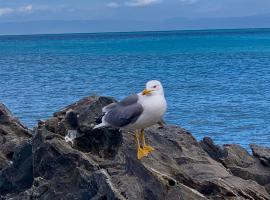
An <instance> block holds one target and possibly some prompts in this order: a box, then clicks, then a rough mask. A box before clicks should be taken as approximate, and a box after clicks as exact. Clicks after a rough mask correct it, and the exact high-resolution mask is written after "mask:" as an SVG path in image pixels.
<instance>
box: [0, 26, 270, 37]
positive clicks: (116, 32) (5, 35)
mask: <svg viewBox="0 0 270 200" xmlns="http://www.w3.org/2000/svg"><path fill="white" fill-rule="evenodd" d="M267 29H269V30H270V27H260V28H254V27H250V28H213V29H211V28H209V29H205V28H202V29H171V30H142V31H139V30H137V31H136V30H134V31H108V32H107V31H104V32H88V33H87V32H74V33H30V34H16V33H15V34H3V35H2V34H1V33H0V37H10V36H11V37H12V36H47V35H48V36H50V35H87V34H93V35H95V34H121V33H124V34H128V33H154V32H164V33H166V32H196V31H237V30H239V31H241V30H267Z"/></svg>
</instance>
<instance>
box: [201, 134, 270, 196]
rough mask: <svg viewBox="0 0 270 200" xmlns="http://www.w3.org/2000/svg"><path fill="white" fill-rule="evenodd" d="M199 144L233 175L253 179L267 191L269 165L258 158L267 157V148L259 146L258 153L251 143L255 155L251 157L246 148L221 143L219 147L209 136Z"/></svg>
mask: <svg viewBox="0 0 270 200" xmlns="http://www.w3.org/2000/svg"><path fill="white" fill-rule="evenodd" d="M200 144H201V146H202V147H203V148H204V150H206V152H208V154H209V155H210V156H211V157H213V158H214V159H215V160H217V161H219V162H221V163H222V164H223V165H224V166H225V167H226V168H227V169H229V170H230V171H231V172H232V173H233V175H235V176H237V177H240V178H243V179H246V180H254V181H256V182H257V183H259V184H260V185H263V186H265V187H266V189H267V191H268V192H269V187H267V185H268V184H270V167H267V166H266V165H263V164H262V161H261V159H260V158H264V159H265V158H267V151H266V150H267V148H261V149H262V151H261V154H260V148H259V147H258V146H255V145H252V147H253V152H254V156H255V155H256V157H253V156H251V155H250V154H249V153H248V151H247V150H246V149H244V148H243V147H241V146H239V145H223V147H220V146H218V145H215V144H214V143H213V141H212V140H211V139H209V138H207V139H203V141H201V142H200ZM216 149H218V150H216ZM263 150H264V151H263ZM217 152H223V153H217ZM259 155H261V157H260V156H259ZM263 156H264V157H263ZM257 157H258V158H257ZM259 159H260V160H259ZM260 161H261V162H260Z"/></svg>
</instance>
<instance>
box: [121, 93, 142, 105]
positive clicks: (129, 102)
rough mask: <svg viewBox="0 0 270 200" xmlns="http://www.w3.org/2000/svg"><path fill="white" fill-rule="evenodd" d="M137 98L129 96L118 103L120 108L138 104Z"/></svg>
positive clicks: (134, 95) (136, 96)
mask: <svg viewBox="0 0 270 200" xmlns="http://www.w3.org/2000/svg"><path fill="white" fill-rule="evenodd" d="M138 99H139V96H138V95H137V94H132V95H129V96H128V97H126V98H124V99H123V100H121V101H120V102H119V104H120V105H122V106H128V105H132V104H135V103H137V102H138Z"/></svg>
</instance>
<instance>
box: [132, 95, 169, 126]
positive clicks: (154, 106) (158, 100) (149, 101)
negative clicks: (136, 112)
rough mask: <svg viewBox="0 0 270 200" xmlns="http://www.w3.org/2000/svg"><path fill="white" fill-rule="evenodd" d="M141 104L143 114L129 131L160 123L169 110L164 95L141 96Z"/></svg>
mask: <svg viewBox="0 0 270 200" xmlns="http://www.w3.org/2000/svg"><path fill="white" fill-rule="evenodd" d="M139 103H140V104H142V106H143V113H142V114H141V116H140V117H139V118H138V119H137V121H136V122H135V123H134V124H131V125H129V126H128V127H127V128H129V129H143V128H146V127H149V126H152V125H154V124H156V123H157V122H159V121H160V120H161V119H162V117H163V115H164V114H165V112H166V110H167V103H166V100H165V97H164V95H160V94H157V95H151V96H140V97H139Z"/></svg>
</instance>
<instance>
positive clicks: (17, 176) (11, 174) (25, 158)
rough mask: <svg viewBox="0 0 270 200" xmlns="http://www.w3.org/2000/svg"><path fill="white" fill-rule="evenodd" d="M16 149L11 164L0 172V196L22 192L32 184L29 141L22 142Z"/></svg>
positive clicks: (30, 146)
mask: <svg viewBox="0 0 270 200" xmlns="http://www.w3.org/2000/svg"><path fill="white" fill-rule="evenodd" d="M17 148H18V149H17V150H16V151H15V153H14V155H13V159H12V164H11V165H10V166H9V167H6V168H4V169H3V170H2V171H0V196H1V195H5V194H8V193H14V192H21V191H24V190H25V189H27V188H29V187H31V185H32V183H33V165H32V144H31V141H24V142H22V143H21V144H20V146H18V147H17Z"/></svg>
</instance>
